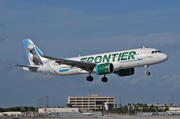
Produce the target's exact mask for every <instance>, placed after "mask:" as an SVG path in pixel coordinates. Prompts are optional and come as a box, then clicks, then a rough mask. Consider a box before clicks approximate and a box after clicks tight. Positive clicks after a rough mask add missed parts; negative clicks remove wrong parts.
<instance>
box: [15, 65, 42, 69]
mask: <svg viewBox="0 0 180 119" xmlns="http://www.w3.org/2000/svg"><path fill="white" fill-rule="evenodd" d="M14 66H18V67H27V68H32V69H38V68H39V67H35V66H30V65H29V66H27V65H17V64H15V65H14Z"/></svg>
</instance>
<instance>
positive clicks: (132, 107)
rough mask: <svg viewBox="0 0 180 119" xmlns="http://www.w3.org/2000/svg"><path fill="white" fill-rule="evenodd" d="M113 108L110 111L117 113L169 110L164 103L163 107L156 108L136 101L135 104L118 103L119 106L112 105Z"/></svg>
mask: <svg viewBox="0 0 180 119" xmlns="http://www.w3.org/2000/svg"><path fill="white" fill-rule="evenodd" d="M114 106H115V108H114V109H113V110H111V111H109V112H110V113H119V114H137V112H156V111H157V112H166V111H168V110H169V108H168V106H167V105H166V104H165V105H164V106H165V109H162V108H158V106H154V105H151V106H150V107H148V106H147V104H142V103H137V104H134V103H132V104H130V103H128V105H124V106H122V105H121V104H119V107H117V104H115V105H114Z"/></svg>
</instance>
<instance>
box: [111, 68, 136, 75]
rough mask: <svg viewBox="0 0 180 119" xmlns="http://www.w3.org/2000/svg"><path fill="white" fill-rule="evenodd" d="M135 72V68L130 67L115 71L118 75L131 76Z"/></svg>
mask: <svg viewBox="0 0 180 119" xmlns="http://www.w3.org/2000/svg"><path fill="white" fill-rule="evenodd" d="M134 72H135V70H134V68H129V69H121V70H118V71H116V72H115V73H116V74H117V75H118V76H121V77H122V76H130V75H133V74H134Z"/></svg>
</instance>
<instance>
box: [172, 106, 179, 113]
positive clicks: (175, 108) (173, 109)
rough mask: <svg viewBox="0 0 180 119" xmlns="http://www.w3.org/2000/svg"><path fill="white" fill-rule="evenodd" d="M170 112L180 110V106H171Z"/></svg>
mask: <svg viewBox="0 0 180 119" xmlns="http://www.w3.org/2000/svg"><path fill="white" fill-rule="evenodd" d="M169 112H180V107H169Z"/></svg>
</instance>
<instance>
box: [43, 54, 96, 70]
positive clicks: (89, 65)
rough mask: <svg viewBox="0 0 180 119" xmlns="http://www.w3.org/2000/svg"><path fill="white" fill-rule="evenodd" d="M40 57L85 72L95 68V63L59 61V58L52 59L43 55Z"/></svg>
mask: <svg viewBox="0 0 180 119" xmlns="http://www.w3.org/2000/svg"><path fill="white" fill-rule="evenodd" d="M42 57H44V58H47V59H50V60H56V62H57V63H59V64H65V65H70V66H71V67H79V68H81V69H83V70H86V71H92V70H93V69H94V67H95V66H96V63H92V62H81V61H75V60H67V59H59V58H53V57H49V56H45V55H43V56H42Z"/></svg>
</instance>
